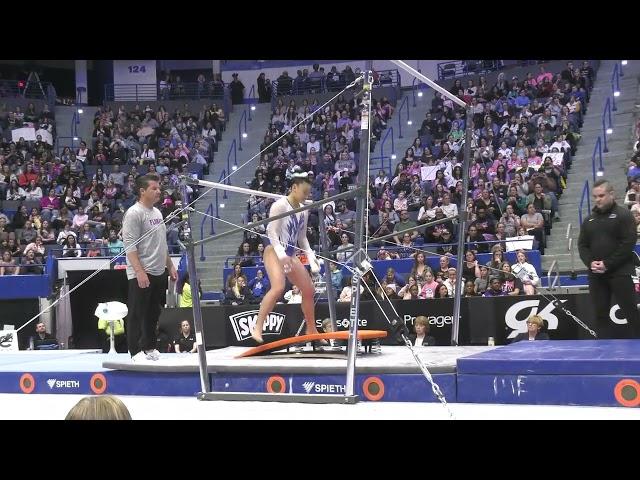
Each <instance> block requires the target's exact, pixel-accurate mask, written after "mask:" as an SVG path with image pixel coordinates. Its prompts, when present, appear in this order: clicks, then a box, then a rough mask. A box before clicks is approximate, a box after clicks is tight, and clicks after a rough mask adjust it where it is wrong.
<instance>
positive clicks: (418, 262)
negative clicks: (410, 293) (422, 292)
mask: <svg viewBox="0 0 640 480" xmlns="http://www.w3.org/2000/svg"><path fill="white" fill-rule="evenodd" d="M412 256H413V258H414V262H413V267H412V268H411V273H410V274H409V275H411V276H412V277H415V279H416V281H417V282H418V286H419V287H422V284H423V283H424V282H425V275H426V273H427V272H428V271H431V267H429V266H428V265H427V264H426V263H425V256H424V253H423V252H420V251H415V252H414V253H413V255H412Z"/></svg>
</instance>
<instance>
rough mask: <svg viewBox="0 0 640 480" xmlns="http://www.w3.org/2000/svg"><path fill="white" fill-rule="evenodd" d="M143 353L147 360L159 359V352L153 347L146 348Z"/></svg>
mask: <svg viewBox="0 0 640 480" xmlns="http://www.w3.org/2000/svg"><path fill="white" fill-rule="evenodd" d="M145 353H146V354H147V358H148V359H149V360H153V361H154V362H155V361H158V360H160V352H159V351H158V350H156V349H155V348H154V349H153V350H147V351H146V352H145Z"/></svg>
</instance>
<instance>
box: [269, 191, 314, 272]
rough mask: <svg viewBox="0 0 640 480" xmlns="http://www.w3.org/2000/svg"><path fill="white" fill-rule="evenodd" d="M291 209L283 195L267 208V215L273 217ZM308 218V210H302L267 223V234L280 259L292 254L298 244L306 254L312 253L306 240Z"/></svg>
mask: <svg viewBox="0 0 640 480" xmlns="http://www.w3.org/2000/svg"><path fill="white" fill-rule="evenodd" d="M293 209H294V208H293V207H292V206H291V204H290V203H289V200H288V199H287V197H283V198H281V199H279V200H276V201H275V202H273V204H272V205H271V209H270V210H269V216H271V217H273V216H275V215H279V214H281V213H286V212H289V211H291V210H293ZM308 218H309V211H308V210H305V211H304V212H299V213H294V214H291V215H289V216H288V217H284V218H280V219H278V220H274V221H272V222H269V224H268V225H267V236H268V237H269V241H270V242H271V245H272V246H273V248H274V250H275V251H276V254H277V255H278V258H279V259H280V260H282V259H284V257H286V256H289V257H291V256H293V255H294V254H295V251H296V249H295V247H296V246H300V248H301V249H302V250H304V251H305V253H307V255H308V254H309V252H311V253H312V254H313V250H311V246H310V245H309V241H308V240H307V219H308ZM314 257H315V255H314Z"/></svg>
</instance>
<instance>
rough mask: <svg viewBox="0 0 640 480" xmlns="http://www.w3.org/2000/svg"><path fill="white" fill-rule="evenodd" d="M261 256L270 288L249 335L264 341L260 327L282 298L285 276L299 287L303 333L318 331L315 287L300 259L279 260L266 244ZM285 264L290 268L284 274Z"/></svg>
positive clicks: (309, 333)
mask: <svg viewBox="0 0 640 480" xmlns="http://www.w3.org/2000/svg"><path fill="white" fill-rule="evenodd" d="M263 258H264V266H265V270H266V271H267V276H268V277H269V281H270V282H271V289H270V290H269V291H268V292H267V293H266V294H265V296H264V298H263V299H262V302H261V303H260V311H259V312H258V318H257V321H256V325H255V327H254V329H253V330H252V331H251V337H253V339H254V340H255V341H256V342H258V343H263V342H264V340H263V338H262V327H263V325H264V321H265V319H266V318H267V315H268V314H269V312H271V311H272V310H273V307H274V306H275V305H276V303H277V301H278V300H279V299H280V298H282V295H283V293H284V288H285V276H286V277H287V278H288V279H289V281H290V282H291V283H292V284H294V285H296V286H297V287H298V288H299V289H300V293H301V294H302V305H301V307H302V313H303V315H304V319H305V322H306V324H307V328H306V331H305V333H306V334H307V335H311V334H314V333H319V332H318V330H317V328H316V317H315V302H314V294H315V288H314V286H313V281H312V280H311V277H310V276H309V273H308V272H307V270H306V269H305V268H304V266H303V265H302V263H301V262H300V260H299V259H298V258H297V257H287V258H285V259H284V261H283V262H281V261H280V260H279V259H278V256H277V255H276V252H275V251H274V249H273V247H272V246H271V245H268V246H267V248H265V250H264V257H263ZM285 265H287V266H288V268H290V269H291V270H290V272H289V273H288V274H286V275H285V273H284V270H285V268H287V267H285Z"/></svg>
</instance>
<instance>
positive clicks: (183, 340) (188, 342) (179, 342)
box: [173, 320, 198, 353]
mask: <svg viewBox="0 0 640 480" xmlns="http://www.w3.org/2000/svg"><path fill="white" fill-rule="evenodd" d="M173 348H174V350H175V352H176V353H196V352H197V351H198V344H197V343H196V336H195V334H194V333H193V332H191V324H190V323H189V321H188V320H183V321H182V322H180V333H179V334H178V336H177V337H176V339H175V340H174V341H173Z"/></svg>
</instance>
